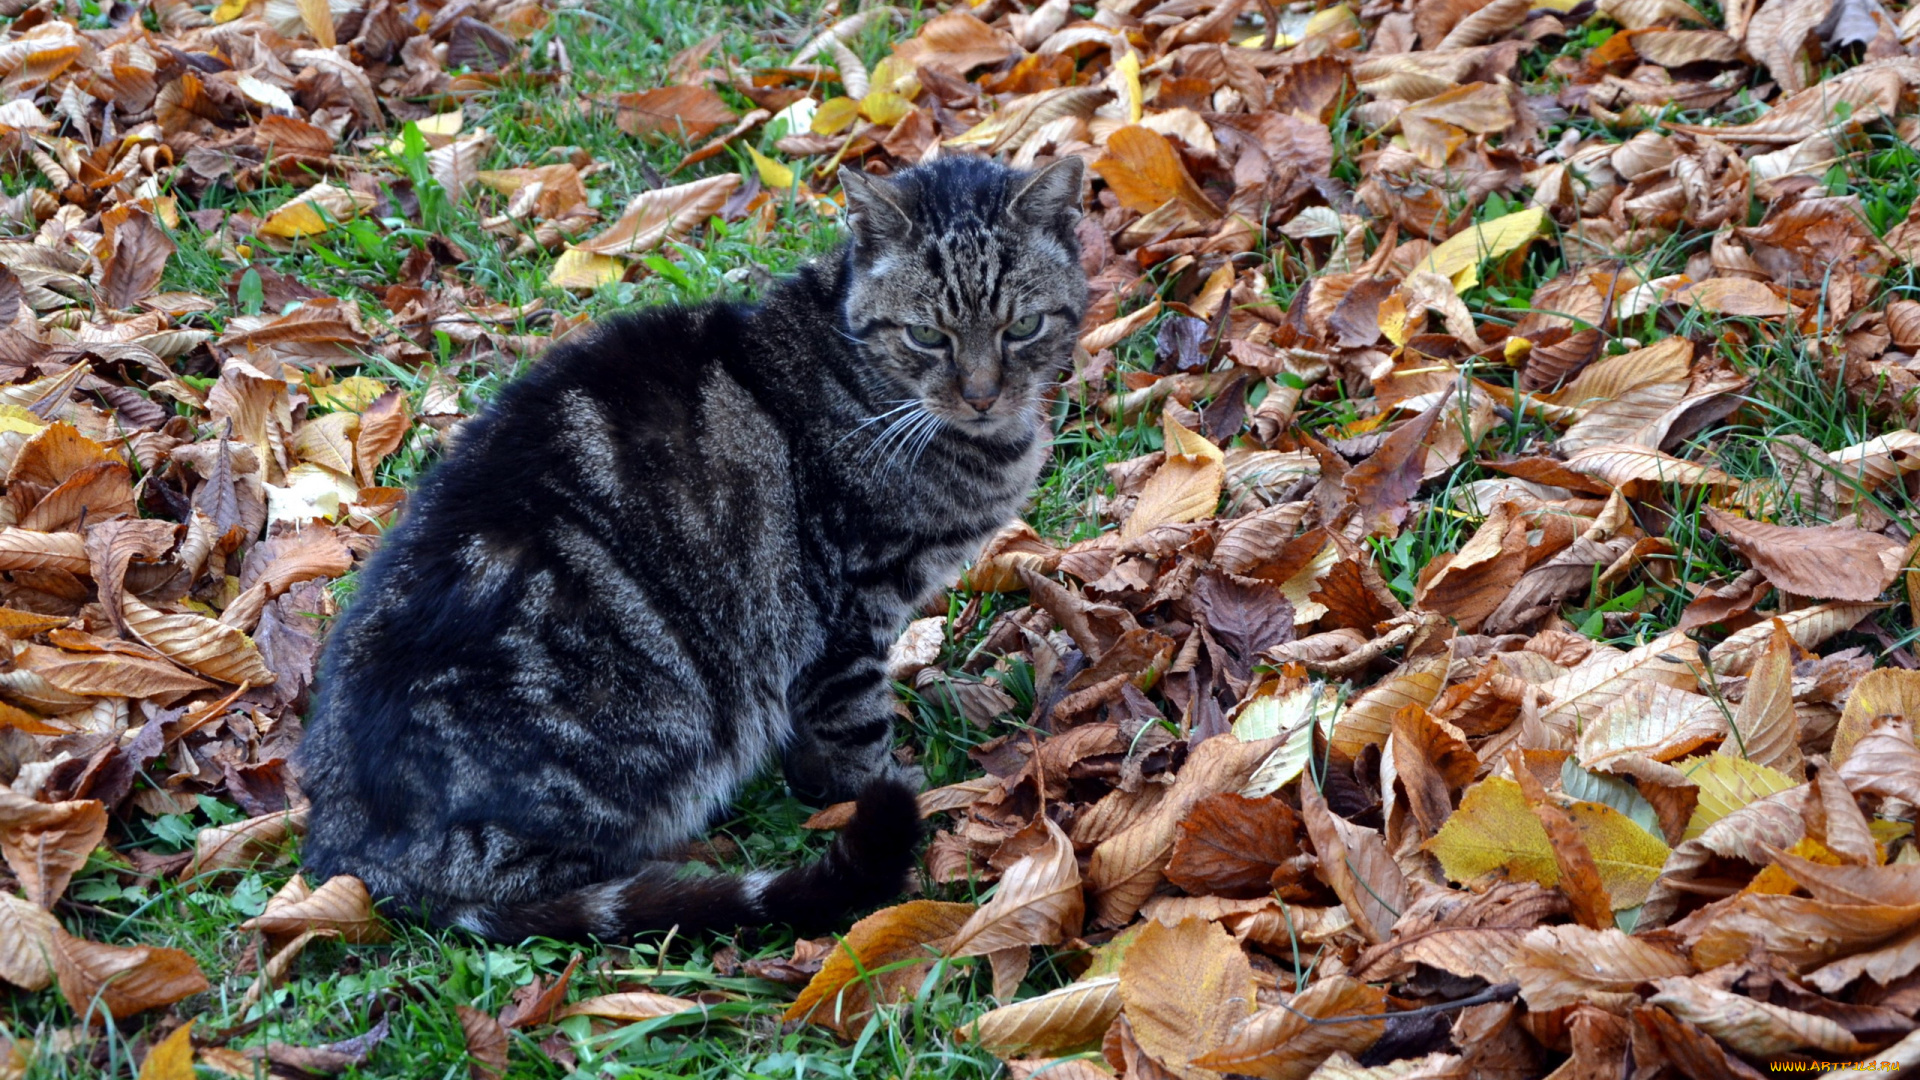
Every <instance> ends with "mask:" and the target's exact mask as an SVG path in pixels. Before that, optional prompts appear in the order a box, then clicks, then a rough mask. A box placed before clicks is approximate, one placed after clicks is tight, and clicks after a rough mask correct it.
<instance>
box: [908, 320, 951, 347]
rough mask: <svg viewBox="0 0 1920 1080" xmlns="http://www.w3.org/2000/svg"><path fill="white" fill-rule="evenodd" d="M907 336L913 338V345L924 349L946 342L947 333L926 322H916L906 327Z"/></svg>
mask: <svg viewBox="0 0 1920 1080" xmlns="http://www.w3.org/2000/svg"><path fill="white" fill-rule="evenodd" d="M907 336H908V337H910V338H912V339H913V343H914V344H915V345H918V346H920V347H921V348H924V349H937V348H939V347H940V346H942V345H945V344H946V343H947V335H946V333H945V332H944V331H942V330H941V329H940V328H939V327H937V326H929V325H927V324H926V323H916V324H914V325H913V326H909V327H907Z"/></svg>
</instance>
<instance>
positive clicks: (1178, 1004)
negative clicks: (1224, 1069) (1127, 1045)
mask: <svg viewBox="0 0 1920 1080" xmlns="http://www.w3.org/2000/svg"><path fill="white" fill-rule="evenodd" d="M1120 1000H1121V1002H1122V1003H1123V1005H1124V1007H1125V1009H1126V1013H1127V1020H1128V1022H1129V1023H1130V1024H1132V1026H1133V1036H1134V1039H1135V1040H1136V1041H1137V1042H1138V1043H1139V1044H1140V1048H1141V1049H1142V1050H1144V1051H1146V1052H1147V1054H1149V1055H1151V1056H1152V1058H1153V1059H1154V1061H1156V1062H1157V1063H1159V1064H1160V1065H1161V1066H1163V1067H1165V1068H1166V1070H1167V1071H1168V1072H1169V1073H1170V1074H1171V1075H1173V1076H1177V1077H1182V1078H1184V1080H1213V1078H1215V1077H1217V1076H1218V1075H1219V1074H1218V1073H1216V1072H1214V1071H1212V1070H1209V1069H1205V1068H1200V1067H1198V1066H1195V1065H1192V1064H1190V1062H1192V1061H1193V1060H1194V1059H1195V1058H1197V1057H1200V1056H1201V1055H1202V1054H1205V1053H1206V1052H1207V1051H1209V1050H1211V1049H1213V1048H1214V1047H1217V1046H1219V1045H1221V1043H1222V1042H1223V1041H1224V1040H1225V1039H1226V1038H1227V1036H1228V1035H1229V1033H1230V1032H1231V1031H1232V1030H1233V1028H1234V1025H1236V1024H1238V1023H1240V1022H1242V1021H1244V1020H1245V1019H1246V1018H1247V1016H1248V1015H1249V1014H1251V1013H1252V1012H1253V1007H1254V982H1253V968H1252V967H1251V966H1250V965H1249V964H1248V962H1247V956H1246V954H1245V953H1243V952H1241V951H1240V946H1239V944H1238V943H1236V942H1235V941H1234V940H1233V937H1232V936H1231V935H1229V934H1228V933H1227V932H1226V931H1225V930H1223V929H1221V928H1220V927H1219V926H1217V925H1215V924H1213V923H1210V922H1207V921H1206V920H1204V919H1187V920H1185V921H1183V922H1181V923H1180V924H1179V925H1178V926H1174V927H1168V926H1165V925H1162V924H1161V923H1158V922H1150V923H1148V924H1147V925H1146V927H1145V928H1144V929H1142V930H1141V931H1140V933H1139V936H1138V937H1136V938H1134V940H1133V943H1132V944H1131V945H1128V946H1127V951H1126V954H1125V955H1124V956H1123V957H1122V958H1121V961H1120Z"/></svg>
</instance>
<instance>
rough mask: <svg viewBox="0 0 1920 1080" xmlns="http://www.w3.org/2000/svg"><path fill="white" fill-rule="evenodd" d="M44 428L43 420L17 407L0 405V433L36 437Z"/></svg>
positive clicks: (45, 424) (45, 423)
mask: <svg viewBox="0 0 1920 1080" xmlns="http://www.w3.org/2000/svg"><path fill="white" fill-rule="evenodd" d="M46 426H47V422H46V421H45V420H42V419H40V418H39V417H38V416H35V415H34V414H33V413H32V412H30V411H28V410H26V409H23V408H21V407H20V406H18V405H0V433H3V432H8V431H18V432H20V433H21V434H23V435H37V434H39V433H40V429H41V428H44V427H46Z"/></svg>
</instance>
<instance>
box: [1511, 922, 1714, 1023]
mask: <svg viewBox="0 0 1920 1080" xmlns="http://www.w3.org/2000/svg"><path fill="white" fill-rule="evenodd" d="M1507 974H1508V975H1509V977H1511V978H1512V979H1514V980H1515V981H1517V982H1518V983H1519V984H1520V996H1521V998H1523V999H1524V1000H1525V1001H1526V1003H1527V1007H1528V1008H1530V1009H1533V1010H1535V1011H1539V1012H1544V1011H1546V1010H1549V1009H1557V1008H1560V1007H1561V1006H1563V1005H1572V1004H1576V1003H1578V1002H1581V1001H1590V1002H1594V1003H1596V1004H1600V1005H1602V1006H1603V1007H1610V1006H1615V1005H1618V1004H1620V1003H1622V1002H1630V1001H1632V1000H1634V999H1635V994H1634V990H1635V988H1636V987H1639V986H1641V985H1643V984H1646V983H1650V982H1653V981H1655V980H1657V979H1664V978H1670V977H1674V976H1686V975H1691V974H1693V964H1692V963H1691V962H1689V961H1688V959H1687V957H1686V956H1684V955H1682V954H1681V953H1678V952H1675V951H1673V950H1672V949H1669V948H1664V947H1662V946H1660V945H1656V944H1654V943H1652V942H1649V941H1647V940H1645V939H1642V938H1636V937H1629V936H1628V935H1626V934H1623V933H1621V932H1620V931H1619V930H1615V929H1602V930H1593V929H1588V928H1586V927H1582V926H1543V927H1540V928H1538V929H1536V930H1533V931H1532V932H1530V933H1528V934H1527V936H1526V937H1524V938H1522V939H1521V940H1520V944H1519V946H1518V947H1517V948H1516V949H1515V950H1514V953H1513V958H1512V959H1511V960H1510V961H1508V963H1507Z"/></svg>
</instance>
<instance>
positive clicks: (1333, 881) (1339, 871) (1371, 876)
mask: <svg viewBox="0 0 1920 1080" xmlns="http://www.w3.org/2000/svg"><path fill="white" fill-rule="evenodd" d="M1300 814H1301V817H1303V818H1305V819H1306V824H1307V835H1308V836H1310V837H1312V838H1313V851H1314V854H1315V855H1316V856H1318V858H1319V862H1318V864H1317V867H1318V870H1319V873H1320V878H1321V880H1322V881H1325V882H1326V883H1327V885H1328V886H1330V887H1331V888H1332V889H1333V891H1334V892H1335V893H1336V894H1337V895H1338V896H1339V897H1340V900H1341V902H1342V903H1344V904H1345V905H1346V906H1347V910H1348V912H1350V913H1351V914H1352V915H1353V921H1354V925H1355V927H1356V928H1358V929H1359V931H1360V934H1361V936H1362V937H1364V938H1366V940H1367V941H1368V942H1370V943H1372V944H1375V945H1378V944H1379V943H1381V942H1383V941H1385V940H1387V937H1388V935H1389V934H1391V933H1392V932H1393V924H1394V923H1395V922H1397V921H1399V918H1400V913H1401V912H1403V911H1405V910H1406V908H1407V881H1406V877H1405V875H1404V874H1403V873H1402V872H1401V870H1400V867H1399V866H1398V865H1397V864H1396V863H1395V862H1394V861H1393V856H1392V855H1391V854H1389V853H1388V851H1387V845H1386V841H1385V840H1383V839H1381V836H1380V834H1379V833H1378V832H1377V831H1375V830H1373V829H1369V828H1366V827H1365V826H1361V825H1355V824H1354V823H1352V822H1350V821H1348V820H1347V819H1346V818H1343V817H1341V816H1340V815H1338V814H1335V813H1334V812H1333V811H1332V810H1331V809H1329V808H1328V806H1327V800H1326V798H1325V796H1323V795H1322V794H1321V793H1320V789H1319V788H1318V787H1316V786H1315V785H1314V784H1313V783H1311V782H1305V783H1302V784H1301V785H1300Z"/></svg>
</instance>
